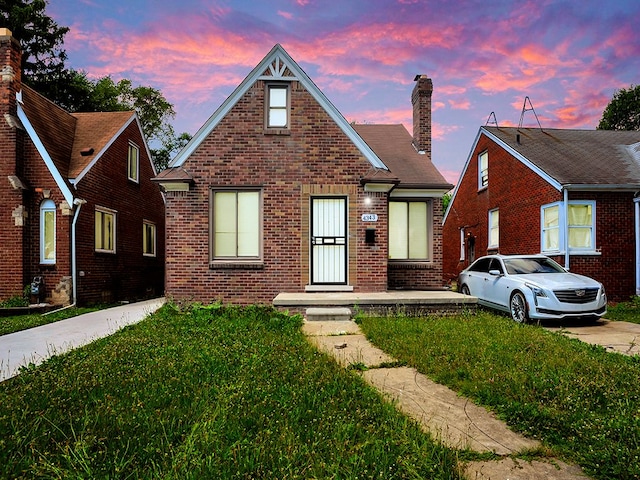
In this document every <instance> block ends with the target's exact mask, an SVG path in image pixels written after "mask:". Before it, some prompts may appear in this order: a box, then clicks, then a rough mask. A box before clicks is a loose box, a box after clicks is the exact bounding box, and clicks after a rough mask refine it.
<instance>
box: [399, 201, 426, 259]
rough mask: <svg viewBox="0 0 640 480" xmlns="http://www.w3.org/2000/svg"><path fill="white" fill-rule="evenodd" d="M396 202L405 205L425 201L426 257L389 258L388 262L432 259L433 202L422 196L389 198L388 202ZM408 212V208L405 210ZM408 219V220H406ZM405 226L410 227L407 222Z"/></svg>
mask: <svg viewBox="0 0 640 480" xmlns="http://www.w3.org/2000/svg"><path fill="white" fill-rule="evenodd" d="M392 202H398V203H406V204H407V206H408V205H409V204H411V203H425V204H426V208H427V218H426V221H425V226H426V229H427V230H426V231H425V235H426V236H427V238H426V240H427V257H426V258H417V257H410V256H409V257H407V258H389V262H392V263H420V262H431V261H432V259H433V202H432V201H431V200H428V199H423V198H416V199H414V198H409V199H402V198H394V199H393V200H389V203H392ZM407 213H408V210H407ZM407 221H408V220H407ZM407 227H408V228H411V226H410V225H409V224H408V223H407ZM407 235H408V232H407Z"/></svg>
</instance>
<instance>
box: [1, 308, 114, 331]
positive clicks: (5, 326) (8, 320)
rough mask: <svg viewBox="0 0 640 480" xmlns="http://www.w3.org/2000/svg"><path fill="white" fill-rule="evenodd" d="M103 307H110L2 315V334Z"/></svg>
mask: <svg viewBox="0 0 640 480" xmlns="http://www.w3.org/2000/svg"><path fill="white" fill-rule="evenodd" d="M102 308H108V307H106V306H104V305H101V306H95V307H82V308H79V307H71V308H66V309H64V310H60V311H59V312H55V313H50V314H48V315H42V314H40V313H33V314H28V315H12V316H7V317H0V335H7V334H8V333H14V332H19V331H20V330H26V329H27V328H33V327H39V326H40V325H46V324H47V323H53V322H57V321H58V320H64V319H65V318H71V317H75V316H77V315H82V314H83V313H89V312H94V311H96V310H100V309H102Z"/></svg>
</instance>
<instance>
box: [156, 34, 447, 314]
mask: <svg viewBox="0 0 640 480" xmlns="http://www.w3.org/2000/svg"><path fill="white" fill-rule="evenodd" d="M431 93H432V83H431V80H430V79H429V78H427V77H425V76H418V77H416V86H415V89H414V91H413V95H412V100H413V105H414V135H413V136H412V135H410V134H409V132H408V131H407V130H406V129H405V128H404V127H403V126H402V125H351V124H349V122H347V121H346V120H345V118H344V117H343V116H342V114H340V112H339V111H338V110H337V109H336V108H335V107H334V106H333V105H332V104H331V102H330V101H329V100H328V99H327V98H326V97H325V96H324V94H323V93H322V92H321V91H320V90H319V89H318V87H317V86H316V85H315V84H314V83H313V82H312V81H311V79H310V78H309V77H308V76H307V75H306V74H305V72H304V71H303V70H302V69H301V68H300V66H299V65H298V64H297V63H296V62H295V61H294V60H293V59H292V58H291V57H290V56H289V55H288V53H287V52H286V51H285V50H284V49H283V48H282V46H280V45H276V46H274V48H273V49H272V50H271V51H270V52H269V53H268V54H267V56H266V57H265V58H264V59H263V60H262V61H261V62H260V63H259V64H258V65H257V66H256V67H255V68H254V69H253V70H252V71H251V73H250V74H249V75H248V76H247V77H246V78H245V80H244V81H243V82H242V83H241V84H240V85H239V86H238V87H237V88H236V89H235V91H234V92H233V93H232V94H231V95H230V96H229V97H228V98H227V99H226V100H225V102H224V103H223V104H222V105H221V106H220V107H219V108H218V109H217V110H216V111H215V112H214V113H213V115H212V116H211V117H210V118H209V120H208V121H207V122H206V123H205V124H204V125H203V126H202V127H201V129H200V130H199V131H198V132H197V133H196V134H195V135H194V137H193V138H192V140H191V142H190V143H189V144H188V145H187V146H186V147H185V148H184V149H183V150H182V151H181V152H180V153H179V154H178V156H177V157H176V158H175V159H174V160H173V162H172V164H171V166H170V168H169V169H167V170H165V171H163V172H161V173H160V174H159V175H158V177H157V178H156V179H155V181H157V182H158V183H159V184H160V185H161V186H162V188H163V190H164V191H165V192H166V199H167V206H166V212H167V213H166V225H167V282H166V291H167V294H169V295H171V296H174V297H176V298H191V299H196V300H200V301H204V302H208V301H213V300H221V301H224V302H231V303H241V304H242V303H244V304H247V303H270V302H271V301H272V300H273V299H274V297H275V296H276V295H278V293H280V292H301V293H303V292H318V291H328V292H332V291H343V292H344V291H353V292H379V291H386V290H387V289H400V288H401V289H438V288H442V231H441V228H442V227H441V220H442V196H443V194H444V193H445V192H447V191H448V190H449V189H450V188H452V186H451V185H449V184H448V183H447V182H446V181H445V180H444V178H443V177H442V175H441V174H440V173H439V172H438V171H437V170H436V168H435V167H434V166H433V164H432V163H431Z"/></svg>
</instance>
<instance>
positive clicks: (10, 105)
mask: <svg viewBox="0 0 640 480" xmlns="http://www.w3.org/2000/svg"><path fill="white" fill-rule="evenodd" d="M21 57H22V50H21V48H20V43H19V42H18V40H16V39H15V38H14V37H13V36H12V34H11V31H10V30H9V29H7V28H0V151H1V152H2V155H1V156H0V245H2V249H3V251H4V252H5V253H6V254H3V255H2V256H0V278H2V282H0V299H6V298H8V297H11V296H13V295H16V294H21V293H22V289H23V288H24V285H25V283H24V282H25V281H26V269H25V267H26V266H25V259H24V248H25V245H26V242H27V238H28V236H27V234H26V207H25V205H27V203H26V201H25V200H26V199H25V190H24V185H23V184H22V182H21V177H22V175H23V171H22V170H23V167H22V155H21V149H20V144H21V142H22V132H21V131H18V128H17V126H18V125H19V124H20V122H19V121H18V120H17V113H18V107H17V99H16V94H17V93H18V92H19V91H20V90H21V89H22V84H21V73H20V61H21Z"/></svg>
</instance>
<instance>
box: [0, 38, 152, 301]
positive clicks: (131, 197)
mask: <svg viewBox="0 0 640 480" xmlns="http://www.w3.org/2000/svg"><path fill="white" fill-rule="evenodd" d="M20 59H21V49H20V45H19V42H18V41H17V40H16V39H15V38H13V37H12V36H11V32H10V31H9V30H7V29H0V62H1V63H0V68H1V76H0V82H1V83H0V106H1V108H2V113H3V117H2V120H3V121H2V122H0V148H1V149H2V162H1V163H0V169H1V171H0V245H2V250H3V254H2V256H0V278H1V279H2V282H0V299H4V298H9V297H12V296H14V295H19V294H21V293H22V291H23V289H24V287H25V285H29V284H30V283H31V282H32V280H33V279H34V278H35V277H41V278H42V279H43V280H44V282H43V288H42V289H41V290H42V291H41V292H40V294H39V295H38V297H39V300H46V301H48V302H50V303H53V304H58V305H64V304H69V303H72V302H77V303H79V304H86V303H96V302H111V301H116V300H135V299H139V298H142V297H145V296H148V295H160V294H162V293H163V288H164V199H163V197H162V194H161V192H159V191H158V187H157V185H155V184H153V183H152V182H151V180H150V179H151V178H152V177H154V176H155V174H156V173H155V171H154V169H153V165H152V162H151V160H150V158H151V157H150V154H149V151H148V148H147V145H146V141H145V139H144V136H143V134H142V130H141V127H140V122H139V120H138V118H137V115H136V114H135V112H110V113H73V114H71V113H68V112H66V111H65V110H63V109H61V108H59V107H58V106H56V105H55V104H53V103H52V102H51V101H49V100H48V99H46V98H44V97H43V96H41V95H40V94H38V93H37V92H35V91H34V90H32V89H31V88H29V87H28V86H26V85H23V84H22V83H21V71H20Z"/></svg>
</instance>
